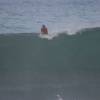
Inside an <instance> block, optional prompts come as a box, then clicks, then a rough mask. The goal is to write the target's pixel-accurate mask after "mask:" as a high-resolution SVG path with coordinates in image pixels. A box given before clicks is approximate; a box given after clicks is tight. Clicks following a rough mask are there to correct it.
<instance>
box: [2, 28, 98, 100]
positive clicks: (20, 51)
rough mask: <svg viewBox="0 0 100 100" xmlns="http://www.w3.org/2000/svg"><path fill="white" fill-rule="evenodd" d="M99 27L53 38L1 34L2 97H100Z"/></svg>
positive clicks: (24, 99) (15, 99) (82, 99)
mask: <svg viewBox="0 0 100 100" xmlns="http://www.w3.org/2000/svg"><path fill="white" fill-rule="evenodd" d="M99 93H100V28H94V29H87V30H85V31H83V32H81V34H79V33H78V34H76V35H71V36H69V35H64V34H63V35H60V36H58V37H56V38H54V39H53V40H47V39H41V38H39V37H37V36H35V35H33V34H17V35H14V34H13V35H6V36H4V35H1V36H0V100H57V97H56V95H57V94H60V95H61V96H62V97H63V99H64V100H99V99H100V95H99Z"/></svg>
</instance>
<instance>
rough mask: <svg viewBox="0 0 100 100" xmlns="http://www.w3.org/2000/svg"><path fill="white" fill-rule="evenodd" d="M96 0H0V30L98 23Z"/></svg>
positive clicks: (62, 28) (57, 28)
mask: <svg viewBox="0 0 100 100" xmlns="http://www.w3.org/2000/svg"><path fill="white" fill-rule="evenodd" d="M99 4H100V0H0V33H2V34H4V33H6V34H7V33H24V32H25V33H34V32H40V28H41V25H42V24H45V25H46V26H47V27H48V29H49V33H50V34H53V33H55V32H56V33H58V32H62V31H68V33H69V34H74V33H75V32H77V31H79V30H80V29H83V28H91V27H99V26H100V17H99V16H100V10H99V9H100V6H99Z"/></svg>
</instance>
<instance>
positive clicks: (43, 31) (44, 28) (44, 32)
mask: <svg viewBox="0 0 100 100" xmlns="http://www.w3.org/2000/svg"><path fill="white" fill-rule="evenodd" d="M41 33H42V34H48V29H47V27H46V26H45V25H42V28H41Z"/></svg>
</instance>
